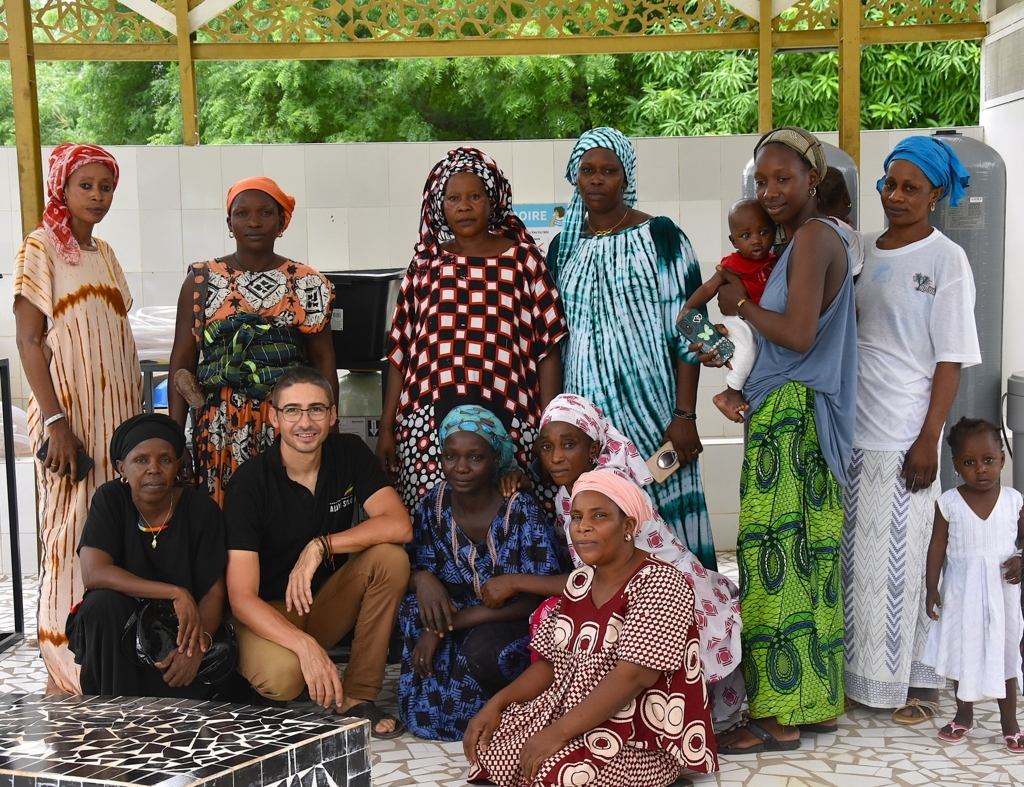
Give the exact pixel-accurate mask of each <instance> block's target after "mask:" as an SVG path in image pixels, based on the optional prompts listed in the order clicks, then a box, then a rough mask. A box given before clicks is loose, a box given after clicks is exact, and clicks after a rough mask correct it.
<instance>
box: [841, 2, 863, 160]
mask: <svg viewBox="0 0 1024 787" xmlns="http://www.w3.org/2000/svg"><path fill="white" fill-rule="evenodd" d="M860 24H861V4H860V0H840V4H839V147H841V148H842V149H843V150H845V151H846V152H847V153H848V154H849V156H850V158H852V159H853V161H854V163H855V164H856V165H857V168H858V169H859V168H860Z"/></svg>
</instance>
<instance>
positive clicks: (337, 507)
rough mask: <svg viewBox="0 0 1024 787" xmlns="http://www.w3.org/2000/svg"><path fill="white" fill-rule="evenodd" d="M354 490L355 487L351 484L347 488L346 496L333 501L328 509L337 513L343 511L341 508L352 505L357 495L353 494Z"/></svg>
mask: <svg viewBox="0 0 1024 787" xmlns="http://www.w3.org/2000/svg"><path fill="white" fill-rule="evenodd" d="M352 490H353V487H351V486H350V487H349V488H348V489H346V490H345V496H344V497H343V498H341V500H335V501H334V502H333V503H331V504H330V506H329V507H328V509H327V510H328V511H329V512H330V513H332V514H337V513H338V512H339V511H341V509H343V508H348V507H349V506H350V505H352V503H353V502H355V499H356V497H355V495H354V494H352Z"/></svg>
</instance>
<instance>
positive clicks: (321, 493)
mask: <svg viewBox="0 0 1024 787" xmlns="http://www.w3.org/2000/svg"><path fill="white" fill-rule="evenodd" d="M386 486H390V484H389V483H388V479H387V476H385V475H384V471H383V470H382V469H381V466H380V462H379V461H378V460H377V457H375V456H374V455H373V452H372V451H370V449H369V448H368V447H367V445H366V443H364V442H363V441H362V440H360V439H359V438H358V437H356V436H355V435H351V434H330V435H328V436H327V441H326V442H325V443H324V444H323V455H322V457H321V460H320V472H319V473H318V475H317V479H316V494H312V493H310V491H309V490H308V489H307V488H306V487H304V486H303V485H302V484H300V483H298V482H296V481H293V480H292V479H291V478H289V477H288V472H287V470H285V467H284V464H282V462H281V438H280V437H278V438H277V440H275V441H274V445H273V446H271V448H270V449H269V450H267V451H265V452H264V453H262V454H259V455H258V456H255V457H253V458H252V459H250V460H248V461H247V462H246V463H245V464H243V465H242V466H241V467H239V468H238V470H236V471H235V474H234V475H233V476H232V477H231V483H229V484H228V485H227V495H226V498H225V500H224V518H225V522H226V526H227V528H226V530H227V546H228V549H229V550H231V549H237V550H242V551H245V552H258V553H259V556H260V593H259V594H260V598H261V599H263V600H264V601H276V600H280V599H283V598H284V593H285V590H286V589H287V587H288V575H289V574H290V573H291V570H292V568H294V567H295V561H296V560H298V558H299V553H300V552H302V550H303V549H304V548H305V546H306V544H308V543H309V542H310V541H311V540H312V539H314V538H315V537H316V536H323V535H327V534H328V533H340V532H341V531H343V530H348V529H349V528H350V527H352V525H353V524H355V516H356V511H357V510H358V506H357V505H356V503H358V504H359V505H362V504H364V503H365V502H366V501H367V500H368V499H369V498H370V497H372V496H373V494H374V493H375V492H377V491H378V490H380V489H382V488H383V487H386ZM344 562H345V556H344V555H336V556H335V558H334V565H333V567H329V566H326V565H322V566H320V568H319V569H317V572H316V574H315V575H314V576H313V583H312V585H313V592H314V593H315V592H316V591H317V590H318V589H319V588H320V586H321V585H322V584H323V583H324V582H326V581H327V578H328V577H330V576H331V574H332V573H333V572H334V571H335V570H336V569H338V568H340V567H341V565H342V563H344Z"/></svg>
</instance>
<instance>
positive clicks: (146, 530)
mask: <svg viewBox="0 0 1024 787" xmlns="http://www.w3.org/2000/svg"><path fill="white" fill-rule="evenodd" d="M173 509H174V492H173V490H172V491H171V505H170V506H168V508H167V516H166V517H164V523H163V524H162V525H157V526H156V527H154V526H153V525H151V524H149V520H148V519H146V515H145V514H143V513H142V509H141V508H139V507H138V506H137V505H136V506H135V510H136V511H138V512H139V516H140V517H141V518H142V522H145V523H146V526H145V527H143V526H142V522H139V530H141V531H142V532H143V533H152V534H153V541H152V543H151V544H150V545H151V546H152V547H153V549H156V537H157V536H158V535H160V533H161V532H162V531H164V530H166V529H167V524H168V523H169V522H170V521H171V511H172V510H173Z"/></svg>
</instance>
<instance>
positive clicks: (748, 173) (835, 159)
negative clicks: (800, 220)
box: [743, 142, 860, 228]
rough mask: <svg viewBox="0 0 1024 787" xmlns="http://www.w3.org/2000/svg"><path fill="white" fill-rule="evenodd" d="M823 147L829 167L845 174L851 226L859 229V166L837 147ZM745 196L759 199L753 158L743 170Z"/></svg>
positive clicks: (823, 144) (826, 144)
mask: <svg viewBox="0 0 1024 787" xmlns="http://www.w3.org/2000/svg"><path fill="white" fill-rule="evenodd" d="M821 145H822V147H823V148H825V159H826V160H827V161H828V165H829V166H830V167H835V168H836V169H838V170H839V171H840V172H842V173H843V178H844V179H845V180H846V188H847V189H848V190H849V192H850V202H852V203H853V208H852V209H851V210H850V224H852V225H853V226H854V227H858V228H859V227H860V186H859V185H858V176H857V165H856V164H854V163H853V159H852V158H850V156H849V154H848V153H846V151H844V150H840V149H839V148H837V147H836V146H835V145H830V144H829V143H827V142H822V143H821ZM743 196H744V198H746V199H755V198H756V197H757V191H756V190H755V189H754V159H753V158H751V159H750V161H748V162H747V166H745V167H744V168H743Z"/></svg>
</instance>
